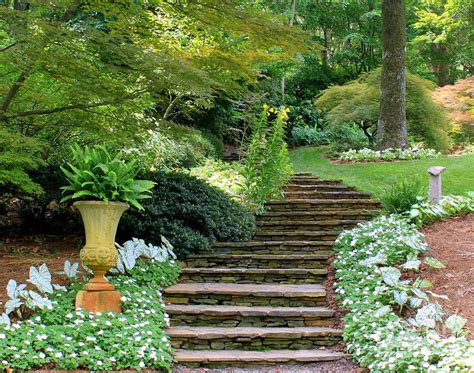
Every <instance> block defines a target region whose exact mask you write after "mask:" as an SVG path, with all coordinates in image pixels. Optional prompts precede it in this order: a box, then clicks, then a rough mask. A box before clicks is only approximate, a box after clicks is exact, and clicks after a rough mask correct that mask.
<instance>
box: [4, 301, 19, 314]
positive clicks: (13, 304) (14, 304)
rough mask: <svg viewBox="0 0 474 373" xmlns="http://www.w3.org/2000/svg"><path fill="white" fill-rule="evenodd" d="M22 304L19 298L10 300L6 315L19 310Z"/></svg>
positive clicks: (6, 306) (6, 304)
mask: <svg viewBox="0 0 474 373" xmlns="http://www.w3.org/2000/svg"><path fill="white" fill-rule="evenodd" d="M22 304H23V302H22V301H21V300H20V299H18V298H14V299H10V300H9V301H8V302H7V303H5V313H6V314H7V315H9V314H10V313H12V312H13V311H15V310H16V309H17V308H19V307H20V306H21V305H22Z"/></svg>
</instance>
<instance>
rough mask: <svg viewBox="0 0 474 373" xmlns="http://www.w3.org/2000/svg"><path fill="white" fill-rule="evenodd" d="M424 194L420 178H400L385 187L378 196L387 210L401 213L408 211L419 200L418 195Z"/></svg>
mask: <svg viewBox="0 0 474 373" xmlns="http://www.w3.org/2000/svg"><path fill="white" fill-rule="evenodd" d="M425 194H426V191H425V188H424V187H423V185H422V183H421V181H420V180H418V179H414V180H408V179H402V180H400V181H399V182H398V183H396V184H392V185H390V186H389V187H387V188H386V189H385V191H384V193H383V194H382V195H381V196H380V201H381V202H382V206H383V208H384V209H385V210H386V211H387V212H389V213H391V214H402V213H404V212H407V211H410V210H411V208H412V206H413V205H415V204H416V203H418V202H419V201H418V198H419V196H422V195H425Z"/></svg>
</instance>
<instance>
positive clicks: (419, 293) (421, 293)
mask: <svg viewBox="0 0 474 373" xmlns="http://www.w3.org/2000/svg"><path fill="white" fill-rule="evenodd" d="M411 291H412V292H413V294H415V295H416V296H417V297H418V298H421V299H424V300H428V295H426V293H425V292H424V291H422V290H420V289H417V288H411Z"/></svg>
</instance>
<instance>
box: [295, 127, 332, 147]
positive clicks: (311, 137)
mask: <svg viewBox="0 0 474 373" xmlns="http://www.w3.org/2000/svg"><path fill="white" fill-rule="evenodd" d="M329 138H330V137H329V132H328V131H325V130H319V129H318V128H317V127H310V126H304V127H293V129H292V130H291V143H292V144H293V145H295V146H303V145H322V144H327V143H328V142H329V141H330V140H329Z"/></svg>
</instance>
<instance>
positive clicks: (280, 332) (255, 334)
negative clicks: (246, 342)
mask: <svg viewBox="0 0 474 373" xmlns="http://www.w3.org/2000/svg"><path fill="white" fill-rule="evenodd" d="M166 334H167V335H168V336H169V337H170V338H196V339H205V340H209V339H222V338H229V339H230V338H272V339H299V338H304V337H320V336H329V335H331V336H341V335H342V330H341V329H334V328H328V327H315V326H312V327H309V326H308V327H292V328H265V327H262V328H257V327H234V328H220V327H208V326H196V327H193V326H172V327H169V328H168V329H166Z"/></svg>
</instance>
